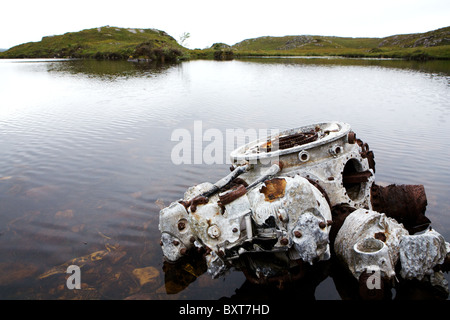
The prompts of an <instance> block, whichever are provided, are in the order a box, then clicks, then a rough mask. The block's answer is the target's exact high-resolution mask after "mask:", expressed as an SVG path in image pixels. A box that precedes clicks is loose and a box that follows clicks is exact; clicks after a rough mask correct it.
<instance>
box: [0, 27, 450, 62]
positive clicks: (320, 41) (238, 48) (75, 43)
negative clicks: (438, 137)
mask: <svg viewBox="0 0 450 320" xmlns="http://www.w3.org/2000/svg"><path fill="white" fill-rule="evenodd" d="M243 56H344V57H386V58H403V59H414V60H428V59H450V27H446V28H442V29H438V30H434V31H430V32H425V33H417V34H406V35H394V36H390V37H385V38H346V37H330V36H314V35H299V36H284V37H271V36H265V37H260V38H254V39H247V40H244V41H241V42H239V43H236V44H235V45H233V46H229V45H227V44H224V43H215V44H213V45H212V46H211V48H208V49H203V50H200V49H196V50H189V49H186V48H184V47H182V46H181V45H179V44H178V43H177V41H176V40H175V39H174V38H173V37H171V36H170V35H168V34H167V33H166V32H164V31H160V30H156V29H129V28H128V29H127V28H118V27H110V26H105V27H100V28H94V29H86V30H82V31H79V32H68V33H65V34H63V35H55V36H48V37H43V38H42V40H41V41H39V42H29V43H24V44H21V45H18V46H15V47H13V48H11V49H9V50H7V51H5V52H0V58H54V57H57V58H59V57H61V58H62V57H64V58H65V57H70V58H96V59H128V58H129V57H133V58H134V59H136V58H144V59H152V60H161V61H167V60H179V59H187V58H194V59H195V58H206V59H213V58H214V59H220V60H227V59H233V58H234V57H243Z"/></svg>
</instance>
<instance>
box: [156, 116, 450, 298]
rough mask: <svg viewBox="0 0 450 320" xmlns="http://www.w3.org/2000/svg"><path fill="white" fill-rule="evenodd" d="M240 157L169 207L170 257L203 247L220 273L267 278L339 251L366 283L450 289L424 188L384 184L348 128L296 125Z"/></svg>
mask: <svg viewBox="0 0 450 320" xmlns="http://www.w3.org/2000/svg"><path fill="white" fill-rule="evenodd" d="M230 157H231V160H232V163H233V165H232V167H231V170H232V171H231V173H230V174H229V175H227V176H226V177H224V178H223V179H221V180H219V181H217V182H216V183H214V184H212V183H208V182H205V183H201V184H199V185H196V186H193V187H191V188H189V189H188V190H187V191H186V193H185V195H184V198H183V199H181V200H179V201H175V202H173V203H172V204H171V205H170V206H168V207H166V208H164V209H162V210H161V211H160V221H159V229H160V231H161V241H160V244H161V247H162V251H163V254H164V257H165V259H166V260H167V261H169V262H176V261H178V260H179V259H180V258H182V257H183V256H185V255H188V254H189V252H190V251H192V249H197V250H203V252H204V254H203V257H204V259H205V261H206V266H207V271H208V273H209V274H211V275H212V276H213V277H220V276H222V275H224V274H225V273H226V272H227V271H228V270H230V269H231V268H234V269H236V270H240V271H242V272H243V273H244V274H245V276H246V278H247V279H248V280H250V281H251V282H252V283H255V284H266V283H280V282H286V281H292V280H295V279H298V278H300V277H302V276H303V275H304V272H303V271H302V270H303V268H304V266H305V264H308V265H314V264H316V263H318V262H320V261H324V260H328V259H330V257H331V256H332V255H335V256H336V257H337V259H338V260H339V261H340V262H342V265H343V266H345V268H346V269H347V270H348V271H349V272H350V273H351V275H352V276H353V277H354V278H355V279H356V280H358V281H359V283H360V284H362V285H363V286H364V285H367V283H365V282H364V281H363V280H364V279H366V280H367V279H368V277H370V275H372V274H375V273H376V272H378V275H379V276H380V277H381V279H382V280H383V283H387V284H393V283H394V284H395V282H396V281H398V279H399V278H401V279H418V280H424V281H429V282H430V283H431V285H432V286H438V287H439V288H441V289H442V290H444V291H445V292H447V294H448V283H447V281H446V279H445V278H444V276H443V271H448V269H449V264H450V263H449V257H450V245H449V243H447V242H446V241H445V240H444V238H443V236H442V235H441V234H439V233H438V232H436V231H435V230H433V229H432V228H431V227H430V220H429V219H428V218H427V217H425V215H424V213H425V207H426V205H427V199H426V195H425V190H424V187H423V186H422V185H389V186H386V187H382V186H379V185H376V184H375V161H374V154H373V152H372V151H371V150H369V146H368V145H367V143H364V142H363V141H362V140H360V139H358V138H357V137H356V134H355V133H354V132H353V131H351V128H350V126H349V125H348V124H346V123H340V122H327V123H318V124H313V125H310V126H304V127H300V128H295V129H291V130H287V131H284V132H281V133H280V134H278V135H276V136H269V137H267V138H264V139H260V140H256V141H253V142H250V143H248V144H246V145H244V146H242V147H239V148H238V149H236V150H234V151H233V152H232V153H231V155H230ZM366 282H367V281H366Z"/></svg>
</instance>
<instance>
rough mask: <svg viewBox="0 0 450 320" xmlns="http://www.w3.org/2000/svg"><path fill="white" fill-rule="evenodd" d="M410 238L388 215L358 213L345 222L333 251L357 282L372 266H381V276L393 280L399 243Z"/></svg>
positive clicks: (353, 213) (370, 212) (355, 212)
mask: <svg viewBox="0 0 450 320" xmlns="http://www.w3.org/2000/svg"><path fill="white" fill-rule="evenodd" d="M408 234H409V233H408V231H407V230H406V229H405V228H404V227H403V225H401V224H399V223H398V222H396V221H395V220H394V219H392V218H389V217H386V215H385V214H383V213H379V212H376V211H372V210H366V209H358V210H355V211H353V212H352V213H351V214H350V215H349V216H348V217H347V218H346V219H345V222H344V224H343V225H342V227H341V229H340V230H339V232H338V234H337V236H336V241H335V244H334V251H335V252H336V255H337V256H338V257H339V258H341V259H342V261H343V262H344V263H345V264H346V265H347V267H348V269H349V271H350V272H351V273H352V274H353V275H354V277H355V278H356V279H359V277H360V276H361V274H362V273H363V272H364V271H366V269H367V268H368V267H369V266H378V267H379V269H380V271H381V273H382V275H384V276H385V277H387V278H392V277H393V276H394V275H395V270H394V268H395V265H396V263H397V261H398V258H399V254H400V253H399V244H400V239H401V237H402V236H404V235H408Z"/></svg>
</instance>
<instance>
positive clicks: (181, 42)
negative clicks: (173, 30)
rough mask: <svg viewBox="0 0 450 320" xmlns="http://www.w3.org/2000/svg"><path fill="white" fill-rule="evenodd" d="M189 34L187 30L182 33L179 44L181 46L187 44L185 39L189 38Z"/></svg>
mask: <svg viewBox="0 0 450 320" xmlns="http://www.w3.org/2000/svg"><path fill="white" fill-rule="evenodd" d="M190 36H191V34H190V33H189V32H183V34H182V35H181V36H180V41H179V43H180V45H182V46H183V47H185V46H187V45H188V44H187V42H186V41H187V39H189V38H190Z"/></svg>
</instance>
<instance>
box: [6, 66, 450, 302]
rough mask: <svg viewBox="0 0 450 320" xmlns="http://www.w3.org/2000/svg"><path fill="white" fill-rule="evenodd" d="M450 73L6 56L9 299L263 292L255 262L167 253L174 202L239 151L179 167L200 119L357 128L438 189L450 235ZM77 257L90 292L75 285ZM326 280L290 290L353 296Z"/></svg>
mask: <svg viewBox="0 0 450 320" xmlns="http://www.w3.org/2000/svg"><path fill="white" fill-rule="evenodd" d="M449 80H450V62H426V63H418V62H406V61H391V60H356V59H318V58H316V59H297V58H276V59H269V58H264V59H246V60H244V59H242V60H234V61H227V62H217V61H202V60H199V61H189V62H183V63H181V64H175V65H170V64H166V65H152V64H133V63H128V62H106V61H64V60H0V299H61V298H62V299H124V298H140V299H144V298H149V299H219V298H230V297H261V296H264V294H265V293H264V292H263V293H261V292H262V291H261V290H259V289H258V288H255V287H252V286H249V285H248V283H246V281H245V277H244V276H243V275H242V274H241V273H240V272H232V273H230V274H229V275H227V276H226V277H225V278H223V279H218V280H212V279H211V278H210V277H209V276H208V275H207V274H205V273H204V271H205V270H204V266H203V265H201V264H200V265H199V264H196V263H195V261H188V262H186V263H184V264H182V265H180V266H170V265H165V264H164V263H163V257H162V252H161V249H160V247H159V236H160V235H159V231H158V219H159V216H158V215H159V210H160V208H161V207H162V206H165V205H168V204H170V203H171V202H172V201H175V200H177V199H180V198H182V196H183V193H184V192H185V191H186V189H187V188H188V187H189V186H191V185H194V184H197V183H200V182H205V181H209V182H215V181H217V180H218V179H220V178H221V177H223V176H224V175H226V174H227V173H228V172H229V169H228V167H229V166H228V165H227V164H226V163H225V162H226V160H227V157H228V155H224V160H223V162H222V163H218V164H213V165H206V164H201V165H175V164H173V163H172V161H171V151H172V148H173V147H174V146H175V145H176V144H177V143H178V142H176V141H171V135H172V132H173V131H174V130H175V129H180V128H182V129H187V130H189V131H190V132H193V128H194V121H197V120H201V121H202V126H203V130H207V129H209V128H214V129H218V130H220V131H221V132H223V133H224V134H225V131H226V130H227V129H236V128H240V129H244V130H246V129H249V128H251V129H256V130H258V129H270V128H276V129H279V130H283V129H288V128H292V127H298V126H302V125H307V124H311V123H315V122H323V121H329V120H336V121H342V122H347V123H349V124H350V125H351V126H352V129H353V130H354V131H355V132H356V133H357V135H358V137H359V138H361V139H363V140H364V141H365V142H367V143H368V144H369V145H370V148H371V149H372V150H373V151H374V153H375V160H376V169H377V170H376V172H377V173H376V182H377V183H379V184H390V183H398V184H424V185H425V189H426V193H427V198H428V207H427V213H426V215H427V216H428V217H429V218H430V219H431V221H432V226H433V227H434V228H435V229H436V230H437V231H438V232H440V233H441V234H443V235H444V237H445V238H446V240H447V241H449V239H450V219H449V218H450V197H449V190H450V170H449V161H450V152H449V150H450V140H449V138H450V82H449ZM193 153H194V151H193ZM71 264H75V265H78V266H80V267H81V282H82V290H69V289H67V287H66V279H67V277H68V275H67V274H66V273H65V272H66V268H67V267H68V266H69V265H71ZM446 278H447V280H449V276H448V274H447V275H446ZM316 280H317V281H315V282H314V283H313V284H312V285H311V286H308V285H306V287H305V288H304V290H303V289H301V288H300V289H298V290H297V291H296V292H295V293H294V295H293V296H291V297H293V298H295V297H297V298H315V299H345V298H348V297H349V296H348V294H347V293H346V292H345V290H343V289H342V283H341V282H339V281H338V280H336V279H335V278H334V277H332V276H329V273H326V272H325V275H320V276H318V278H317V279H316ZM344 287H345V285H344Z"/></svg>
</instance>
